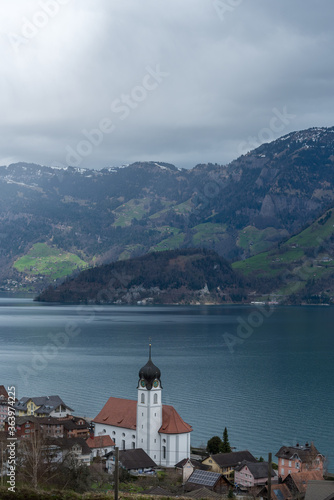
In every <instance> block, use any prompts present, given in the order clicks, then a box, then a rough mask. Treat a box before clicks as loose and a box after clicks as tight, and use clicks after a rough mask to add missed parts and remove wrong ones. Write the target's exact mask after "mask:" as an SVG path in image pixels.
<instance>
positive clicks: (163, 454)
mask: <svg viewBox="0 0 334 500" xmlns="http://www.w3.org/2000/svg"><path fill="white" fill-rule="evenodd" d="M162 457H163V458H164V459H166V446H163V447H162Z"/></svg>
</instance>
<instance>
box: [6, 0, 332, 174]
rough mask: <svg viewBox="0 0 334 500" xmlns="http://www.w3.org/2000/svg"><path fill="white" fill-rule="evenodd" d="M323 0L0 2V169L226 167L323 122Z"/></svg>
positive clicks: (328, 3) (328, 105)
mask: <svg viewBox="0 0 334 500" xmlns="http://www.w3.org/2000/svg"><path fill="white" fill-rule="evenodd" d="M333 25H334V2H333V0H322V1H321V2H315V1H314V0H293V1H291V0H271V1H268V0H169V1H163V0H37V1H35V0H29V1H27V0H14V1H13V2H4V1H3V2H1V6H0V34H1V38H0V60H1V79H0V91H1V92H0V102H1V109H0V113H1V114H0V116H1V119H0V127H1V130H0V165H6V164H9V163H12V162H17V161H26V162H34V163H39V164H43V165H67V164H68V163H70V164H72V165H78V166H79V165H80V166H82V167H87V168H102V167H106V166H111V165H119V164H122V163H131V162H133V161H136V160H158V161H165V162H169V163H174V164H175V165H177V166H180V167H187V168H189V167H193V166H195V165H196V164H198V163H207V162H213V163H216V162H217V163H222V164H225V163H228V162H229V161H231V160H232V159H234V158H236V157H238V156H239V155H240V153H244V152H246V151H247V150H248V149H252V148H253V147H255V146H256V145H259V144H260V143H262V142H267V141H268V140H272V139H274V138H277V137H279V136H281V135H284V134H286V133H288V132H290V131H292V130H299V129H304V128H309V127H313V126H333V125H334V119H333V116H334V115H333V113H334V91H333V89H334V65H333V51H334V30H333Z"/></svg>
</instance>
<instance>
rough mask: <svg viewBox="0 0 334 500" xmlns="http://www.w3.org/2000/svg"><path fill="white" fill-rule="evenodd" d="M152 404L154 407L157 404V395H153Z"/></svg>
mask: <svg viewBox="0 0 334 500" xmlns="http://www.w3.org/2000/svg"><path fill="white" fill-rule="evenodd" d="M153 403H154V404H155V405H157V404H158V394H154V398H153Z"/></svg>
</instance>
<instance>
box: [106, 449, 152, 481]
mask: <svg viewBox="0 0 334 500" xmlns="http://www.w3.org/2000/svg"><path fill="white" fill-rule="evenodd" d="M119 465H120V467H122V468H123V469H126V470H127V471H128V472H129V473H130V474H133V475H138V474H147V473H151V472H153V471H154V470H155V469H156V468H157V464H156V463H155V462H154V461H153V460H152V459H151V457H150V456H149V455H148V454H147V453H146V452H145V451H144V450H143V449H141V448H137V449H134V450H121V451H119ZM106 469H107V472H109V473H110V474H111V473H113V472H114V470H115V452H114V451H110V452H109V453H107V455H106Z"/></svg>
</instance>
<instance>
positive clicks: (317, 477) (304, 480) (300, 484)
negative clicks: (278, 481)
mask: <svg viewBox="0 0 334 500" xmlns="http://www.w3.org/2000/svg"><path fill="white" fill-rule="evenodd" d="M323 479H324V478H323V475H322V472H320V471H319V470H308V471H305V472H294V473H292V474H288V475H287V477H286V478H285V479H284V481H283V484H286V486H287V487H288V488H289V490H290V491H291V493H292V494H293V495H295V496H297V495H305V493H306V489H307V485H308V483H309V481H322V480H323Z"/></svg>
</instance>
